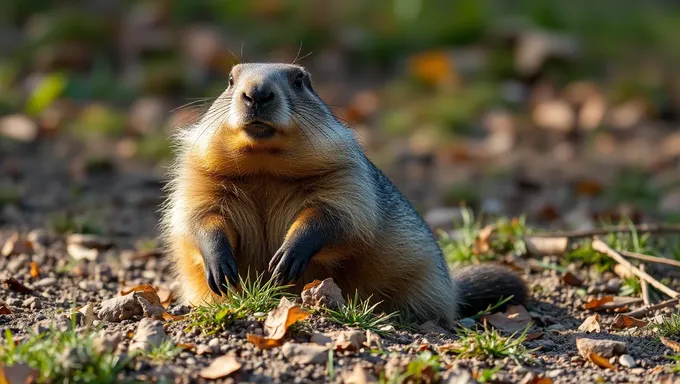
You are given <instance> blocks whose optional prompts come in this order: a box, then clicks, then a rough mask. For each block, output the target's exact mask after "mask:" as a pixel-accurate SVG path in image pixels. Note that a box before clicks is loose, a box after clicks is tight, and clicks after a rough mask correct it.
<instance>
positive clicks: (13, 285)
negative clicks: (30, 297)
mask: <svg viewBox="0 0 680 384" xmlns="http://www.w3.org/2000/svg"><path fill="white" fill-rule="evenodd" d="M5 286H6V287H7V289H9V290H10V291H14V292H19V293H26V294H28V293H33V290H32V289H31V288H28V287H27V286H25V285H23V284H21V283H20V282H19V281H17V279H15V278H13V277H10V278H9V279H6V280H5Z"/></svg>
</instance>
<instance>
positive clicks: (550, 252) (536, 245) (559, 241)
mask: <svg viewBox="0 0 680 384" xmlns="http://www.w3.org/2000/svg"><path fill="white" fill-rule="evenodd" d="M524 243H525V244H526V246H527V252H529V253H530V254H532V255H534V256H559V255H563V254H564V253H565V252H566V251H567V245H568V244H569V238H567V237H542V236H525V237H524Z"/></svg>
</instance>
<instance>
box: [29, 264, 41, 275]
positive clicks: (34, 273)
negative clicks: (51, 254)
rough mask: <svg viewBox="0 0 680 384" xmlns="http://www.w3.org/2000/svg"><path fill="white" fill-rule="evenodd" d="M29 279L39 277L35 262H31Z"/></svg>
mask: <svg viewBox="0 0 680 384" xmlns="http://www.w3.org/2000/svg"><path fill="white" fill-rule="evenodd" d="M31 277H32V278H34V279H35V278H38V277H40V269H39V268H38V263H36V262H35V261H31Z"/></svg>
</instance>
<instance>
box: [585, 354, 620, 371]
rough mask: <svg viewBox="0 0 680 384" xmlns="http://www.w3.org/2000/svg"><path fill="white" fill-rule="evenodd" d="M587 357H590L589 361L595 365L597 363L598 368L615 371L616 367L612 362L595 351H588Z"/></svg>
mask: <svg viewBox="0 0 680 384" xmlns="http://www.w3.org/2000/svg"><path fill="white" fill-rule="evenodd" d="M588 359H590V361H592V362H593V363H594V364H595V365H597V366H598V367H600V368H609V369H611V370H612V371H616V367H615V366H614V365H613V364H612V363H610V362H609V360H607V359H606V358H604V357H602V356H600V355H598V354H597V353H595V352H590V353H589V354H588Z"/></svg>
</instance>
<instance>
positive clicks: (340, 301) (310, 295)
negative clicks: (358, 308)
mask: <svg viewBox="0 0 680 384" xmlns="http://www.w3.org/2000/svg"><path fill="white" fill-rule="evenodd" d="M302 303H303V304H305V305H308V306H311V307H319V306H322V305H323V306H326V307H328V308H331V309H335V308H341V307H344V306H345V299H344V298H343V297H342V291H341V290H340V287H338V285H337V284H335V282H334V281H333V278H328V279H325V280H324V281H319V280H314V281H313V282H311V283H309V284H307V285H305V287H304V288H303V290H302Z"/></svg>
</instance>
